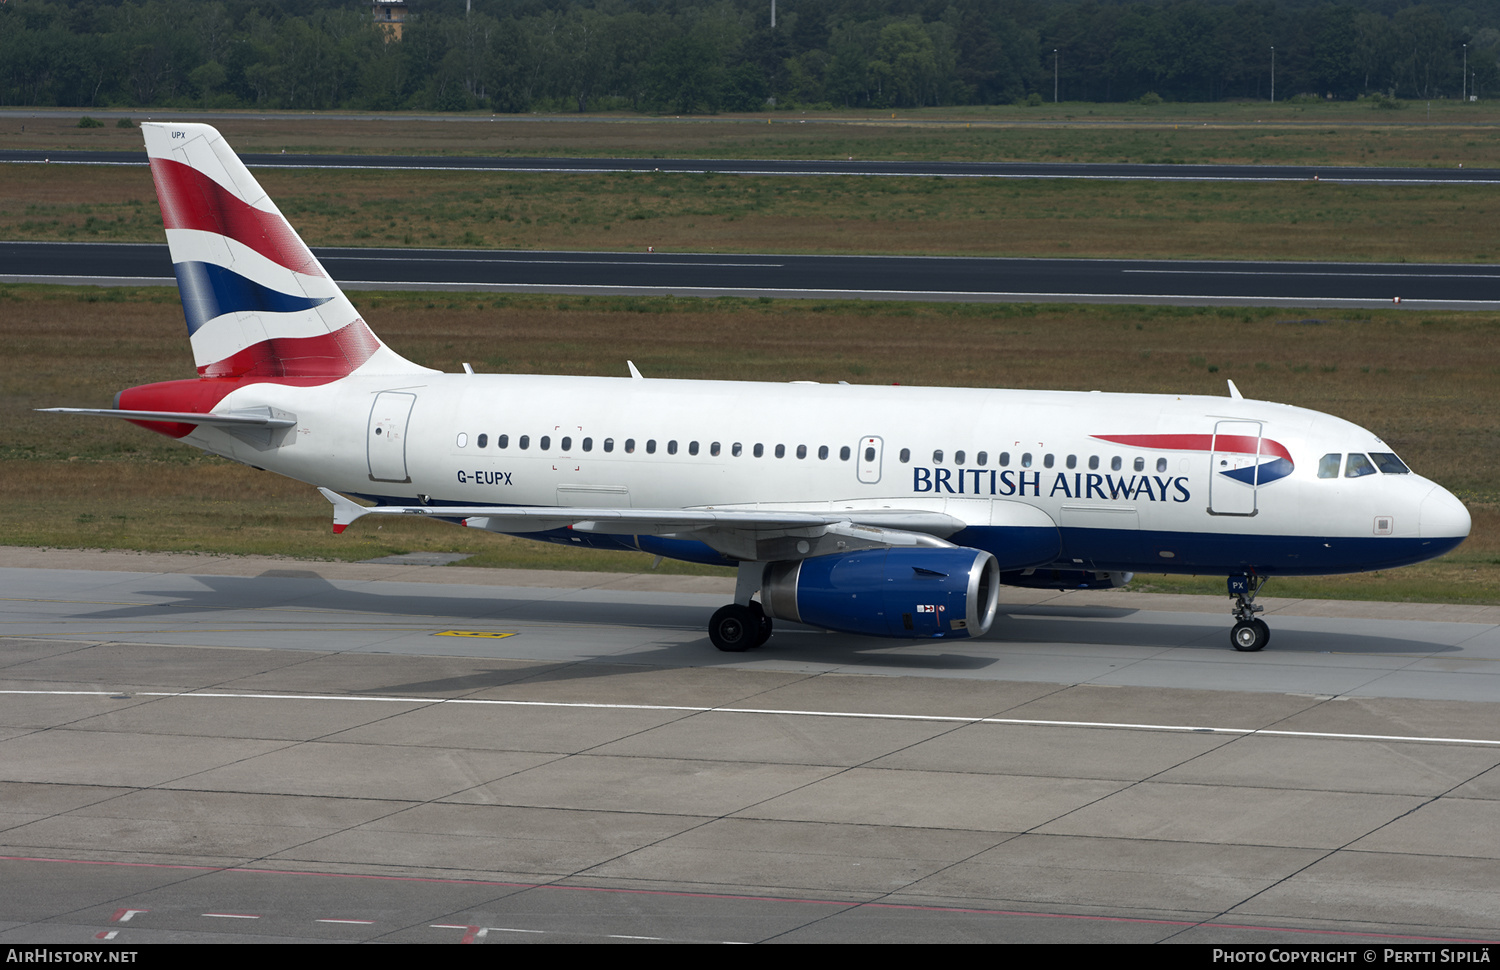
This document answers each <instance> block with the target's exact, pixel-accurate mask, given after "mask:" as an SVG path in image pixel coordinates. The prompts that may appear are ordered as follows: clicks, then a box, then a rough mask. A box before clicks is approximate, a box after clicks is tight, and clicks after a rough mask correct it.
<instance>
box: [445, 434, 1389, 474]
mask: <svg viewBox="0 0 1500 970" xmlns="http://www.w3.org/2000/svg"><path fill="white" fill-rule="evenodd" d="M457 443H458V447H460V448H465V447H467V446H468V444H469V436H468V434H466V433H460V434H459V436H458V442H457ZM489 443H490V436H489V435H487V434H480V435H476V436H475V437H474V445H475V447H478V448H488V447H489ZM534 443H535V445H536V447H537V450H539V451H550V450H551V449H552V436H551V435H545V434H544V435H541V436H540V437H538V438H536V440H535V442H534ZM512 444H514V445H515V447H516V448H518V449H520V450H521V451H528V450H530V449H531V447H532V444H533V440H532V437H531V435H525V434H523V435H518V436H517V437H516V438H515V439H514V441H512V439H511V436H510V435H508V434H500V435H496V436H495V447H496V448H498V449H500V450H501V451H504V450H507V449H509V448H510V447H511V445H512ZM599 445H600V450H601V451H603V452H605V453H606V454H609V453H612V452H613V451H614V450H615V439H613V438H605V439H604V440H603V441H601V442H600V443H599ZM557 447H558V449H559V450H560V451H562V452H564V453H567V452H570V451H572V450H573V438H572V437H571V436H569V435H564V436H562V437H560V438H558V439H557ZM579 448H580V449H581V450H582V451H584V452H592V451H593V450H594V439H593V438H583V439H581V440H580V441H579ZM621 450H622V451H624V452H625V454H627V455H631V454H634V453H635V450H636V440H635V439H634V438H626V439H625V440H624V442H623V444H622V446H621ZM665 450H666V453H667V454H669V455H675V454H677V453H678V451H679V446H678V442H677V441H676V440H675V439H672V440H669V441H667V443H666V448H665ZM682 450H685V451H686V452H687V454H689V455H697V454H698V453H699V450H700V449H699V443H698V442H696V441H689V442H688V443H687V445H686V447H685V448H684V449H682ZM707 450H708V454H709V455H710V456H711V457H718V456H719V455H720V454H721V452H722V446H721V445H720V443H719V442H717V441H711V442H709V444H708V449H707ZM645 451H646V454H648V455H654V454H656V451H657V441H656V439H655V438H647V439H646V442H645ZM771 451H772V454H774V455H775V456H776V457H777V458H785V457H786V454H787V446H786V445H775V446H773V447H772V449H771ZM744 453H745V446H744V445H743V444H742V443H741V442H738V441H736V442H734V443H733V444H732V445H730V446H729V454H731V455H732V456H734V457H735V458H739V457H740V456H741V455H743V454H744ZM793 453H794V454H795V455H796V456H797V457H798V458H806V457H807V456H808V454H809V446H808V445H797V446H796V448H795V449H793ZM816 453H817V456H818V458H819V460H822V461H827V460H828V458H829V457H830V455H831V454H832V452H831V451H830V449H829V447H828V446H827V445H819V446H818V447H817V452H816ZM750 454H752V455H753V456H755V457H756V458H763V457H765V454H766V446H765V445H764V444H761V443H760V442H757V443H755V444H754V445H751V446H750ZM838 456H839V460H840V461H848V460H849V459H850V458H851V457H853V453H852V451H851V450H850V448H849V446H848V445H845V446H843V447H842V448H840V449H839V451H838ZM899 457H900V459H901V463H902V464H903V465H904V464H908V463H910V462H911V457H912V456H911V449H910V448H902V449H901V452H900V456H899ZM944 457H945V452H944V451H943V449H941V448H938V449H936V450H935V451H933V453H932V463H933V464H934V465H941V464H942V463H943V459H944ZM970 457H971V456H970V455H969V453H968V452H966V451H955V452H953V455H952V458H953V464H955V465H963V464H966V463H967V462H968V461H969V459H970ZM1334 457H1337V456H1334ZM1389 457H1391V458H1395V456H1394V455H1391V456H1389ZM972 458H973V462H974V464H975V465H978V466H981V467H982V466H986V465H988V464H989V462H990V454H989V452H987V451H980V452H975V453H974V454H973V456H972ZM864 460H865V461H868V462H873V461H874V460H875V448H874V447H872V446H866V447H865V456H864ZM1078 460H1079V459H1078V456H1077V455H1067V456H1065V457H1064V458H1063V459H1062V462H1063V467H1065V468H1077V467H1078ZM995 464H996V466H997V467H999V468H1009V467H1010V464H1011V453H1010V452H1008V451H1002V452H1000V454H999V455H998V456H997V457H996V459H995ZM1056 464H1057V456H1056V455H1053V454H1045V455H1042V456H1041V457H1040V467H1042V468H1052V467H1055V466H1056ZM1131 464H1132V468H1133V469H1134V470H1135V471H1138V472H1143V471H1145V470H1146V459H1145V458H1141V457H1137V458H1135V459H1134V461H1133V462H1132V463H1131ZM1017 465H1018V466H1019V467H1021V468H1031V467H1033V466H1035V465H1037V456H1035V455H1033V454H1032V453H1031V452H1029V451H1027V452H1022V453H1021V454H1020V456H1019V457H1018V459H1017ZM1099 467H1100V458H1099V456H1098V455H1089V456H1088V468H1089V470H1090V471H1097V470H1098V469H1099ZM1124 467H1125V459H1123V458H1121V457H1120V456H1119V455H1115V456H1114V457H1112V458H1110V459H1109V469H1110V471H1116V472H1117V471H1121V470H1122V469H1123V468H1124ZM1156 470H1157V471H1158V472H1164V471H1166V470H1167V460H1166V459H1165V458H1158V459H1156Z"/></svg>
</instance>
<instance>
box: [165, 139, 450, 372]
mask: <svg viewBox="0 0 1500 970" xmlns="http://www.w3.org/2000/svg"><path fill="white" fill-rule="evenodd" d="M141 129H142V131H143V133H144V134H145V136H146V154H147V155H148V156H149V157H150V159H151V177H152V179H153V180H154V181H155V182H156V196H157V200H158V201H159V202H160V203H161V215H162V222H163V223H164V224H165V225H166V230H167V244H168V248H169V249H170V250H171V253H172V264H173V268H174V270H175V271H176V274H177V287H178V290H179V291H180V292H181V294H182V311H183V315H184V316H185V317H186V318H187V326H188V334H189V337H190V339H191V340H192V345H193V358H194V360H195V362H196V363H197V366H198V374H199V376H201V377H218V378H243V379H252V380H253V379H263V380H272V381H276V380H287V379H291V380H299V381H301V380H308V381H311V382H314V383H318V382H322V381H333V380H337V379H339V378H341V377H345V376H347V375H349V374H352V373H354V372H355V371H361V372H364V373H413V372H426V371H428V370H429V369H428V368H426V367H422V366H420V365H417V364H414V363H412V362H411V361H409V360H406V359H405V358H404V357H402V356H400V355H399V354H397V353H396V352H395V351H393V350H391V349H390V348H388V347H387V346H386V345H385V344H384V343H382V342H381V340H380V338H379V337H377V336H375V334H374V333H373V332H372V331H371V330H370V328H369V327H368V326H367V325H366V324H365V322H364V320H362V319H361V318H360V316H359V312H358V311H357V310H355V308H354V305H353V304H352V303H350V302H349V299H348V298H347V297H346V296H344V293H343V291H342V290H341V289H339V286H338V284H337V283H335V282H334V281H333V279H332V278H331V277H330V276H329V275H328V273H327V272H326V271H325V270H324V269H323V266H322V264H320V263H319V262H318V260H317V258H316V257H315V256H313V254H312V251H311V250H309V249H308V248H307V246H306V244H304V243H303V242H302V239H301V238H300V237H299V236H298V235H297V233H296V231H295V230H293V229H292V227H291V224H290V223H288V222H287V220H286V217H285V216H283V215H282V214H281V211H280V210H279V209H277V208H276V204H275V203H274V202H272V201H271V199H270V197H269V196H267V195H266V192H265V190H264V189H262V188H261V187H260V183H258V182H257V181H256V180H255V177H254V176H253V175H251V174H250V170H249V169H247V168H246V167H245V165H244V163H243V162H241V161H240V159H239V156H237V155H236V154H235V153H234V150H233V149H231V148H230V147H229V144H228V142H226V141H225V140H224V137H223V136H222V135H220V134H219V132H218V131H216V130H215V129H214V128H212V127H210V126H208V125H200V124H181V123H155V124H143V125H141Z"/></svg>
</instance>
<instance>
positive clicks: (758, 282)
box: [0, 242, 1500, 310]
mask: <svg viewBox="0 0 1500 970" xmlns="http://www.w3.org/2000/svg"><path fill="white" fill-rule="evenodd" d="M314 252H315V253H316V254H317V256H318V258H319V260H320V261H322V263H323V265H324V266H326V267H327V268H328V271H329V272H330V273H331V274H332V275H333V276H334V278H335V279H337V280H338V281H339V282H340V284H342V285H343V286H345V287H347V288H349V289H351V290H365V289H402V290H462V291H481V292H484V291H489V292H502V293H518V292H535V293H563V294H624V295H662V294H670V295H677V296H699V297H716V296H750V297H761V296H769V297H784V298H803V299H872V300H947V301H965V302H1072V303H1090V302H1092V303H1144V304H1180V305H1193V306H1271V307H1278V306H1281V307H1309V308H1316V307H1330V308H1334V307H1344V308H1357V307H1369V308H1375V307H1383V306H1391V305H1393V303H1394V302H1395V301H1396V299H1397V298H1399V300H1400V303H1401V304H1403V305H1407V306H1412V307H1415V308H1419V309H1440V308H1441V309H1467V310H1494V309H1497V308H1500V267H1496V266H1480V265H1465V264H1453V265H1445V264H1432V263H1427V264H1422V263H1400V264H1381V263H1268V262H1232V261H1202V262H1191V261H1165V260H1163V261H1156V260H1097V259H982V258H960V257H941V256H807V255H735V254H725V253H640V252H613V253H609V252H605V253H600V252H549V251H537V250H498V251H497V250H472V249H471V250H446V249H376V248H369V249H362V248H318V249H315V250H314ZM0 267H3V272H0V282H7V283H58V284H64V285H102V286H150V285H160V286H166V285H171V284H174V283H175V282H176V280H175V278H174V277H173V272H172V263H171V258H170V256H169V255H168V253H167V247H166V246H165V245H157V244H143V243H25V242H0Z"/></svg>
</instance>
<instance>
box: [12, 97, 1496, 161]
mask: <svg viewBox="0 0 1500 970" xmlns="http://www.w3.org/2000/svg"><path fill="white" fill-rule="evenodd" d="M85 113H87V112H86V111H83V110H80V111H78V112H77V114H70V115H69V116H67V117H63V118H37V117H28V116H26V115H23V114H21V113H20V112H17V111H11V112H9V113H7V114H6V115H4V116H0V147H6V148H39V149H58V148H82V149H106V148H107V149H123V150H132V151H138V150H141V142H140V133H139V132H138V131H133V130H130V129H120V128H116V127H114V125H113V123H112V122H111V123H108V124H106V126H105V127H104V128H92V129H80V128H78V127H77V119H78V117H79V116H81V115H83V114H85ZM95 113H96V114H98V115H99V117H101V118H104V119H105V120H106V121H111V119H113V118H114V117H115V115H114V114H105V113H100V112H95ZM149 116H150V112H139V113H136V114H135V118H136V120H137V121H140V120H147V119H148V118H149ZM172 116H173V117H178V118H181V117H184V116H185V113H183V112H173V113H172ZM208 120H209V121H210V123H212V124H215V125H217V126H218V127H219V128H220V129H221V130H223V131H225V132H226V133H228V134H230V135H231V136H232V141H233V144H234V145H235V147H236V149H238V150H239V151H245V152H262V151H271V152H277V151H282V150H285V151H288V152H351V153H356V154H479V155H521V156H537V155H541V156H546V155H577V156H617V155H618V156H642V157H652V156H657V157H689V158H845V157H848V156H851V155H852V156H854V157H855V158H860V159H950V160H972V161H1078V162H1146V163H1162V164H1180V163H1184V162H1195V163H1204V162H1251V163H1260V164H1272V165H1276V164H1283V165H1284V164H1319V165H1402V166H1407V165H1415V166H1435V167H1453V166H1457V165H1459V164H1464V165H1467V166H1470V167H1475V166H1479V167H1486V168H1493V167H1500V138H1497V134H1500V104H1495V103H1490V102H1484V103H1475V104H1463V103H1459V102H1453V101H1437V102H1432V103H1431V104H1430V105H1427V104H1421V103H1412V104H1408V105H1406V106H1405V107H1404V109H1402V110H1395V111H1392V110H1381V109H1377V108H1376V107H1374V106H1373V105H1372V104H1370V103H1326V104H1288V103H1279V104H1274V105H1273V104H1268V103H1265V102H1259V103H1216V104H1161V105H1153V106H1143V105H1131V104H1114V105H1101V104H1076V103H1063V104H1059V105H1052V104H1046V105H1041V106H1038V107H1035V108H1028V107H1014V106H1009V105H1007V106H997V107H976V108H940V109H922V110H900V111H894V112H892V111H867V112H854V111H795V112H793V111H780V112H772V113H769V114H755V115H717V116H696V117H689V118H673V117H649V116H638V115H628V114H618V115H586V116H569V115H564V116H536V115H527V116H514V115H504V116H490V115H477V114H474V115H444V116H441V117H433V116H402V115H381V116H368V117H361V116H357V115H349V114H344V113H340V114H338V115H335V116H332V117H319V116H308V115H294V116H277V115H275V114H270V115H268V114H266V113H264V112H243V113H239V114H237V115H230V116H227V117H226V116H224V115H222V114H216V115H214V116H213V117H212V118H210V119H208ZM23 127H24V131H23V130H22V129H23Z"/></svg>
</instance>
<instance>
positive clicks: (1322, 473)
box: [1318, 452, 1344, 478]
mask: <svg viewBox="0 0 1500 970" xmlns="http://www.w3.org/2000/svg"><path fill="white" fill-rule="evenodd" d="M1343 463H1344V456H1343V454H1341V453H1339V452H1335V453H1333V454H1331V455H1324V456H1323V457H1322V458H1319V459H1318V477H1319V478H1338V477H1339V466H1340V465H1342V464H1343Z"/></svg>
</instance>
